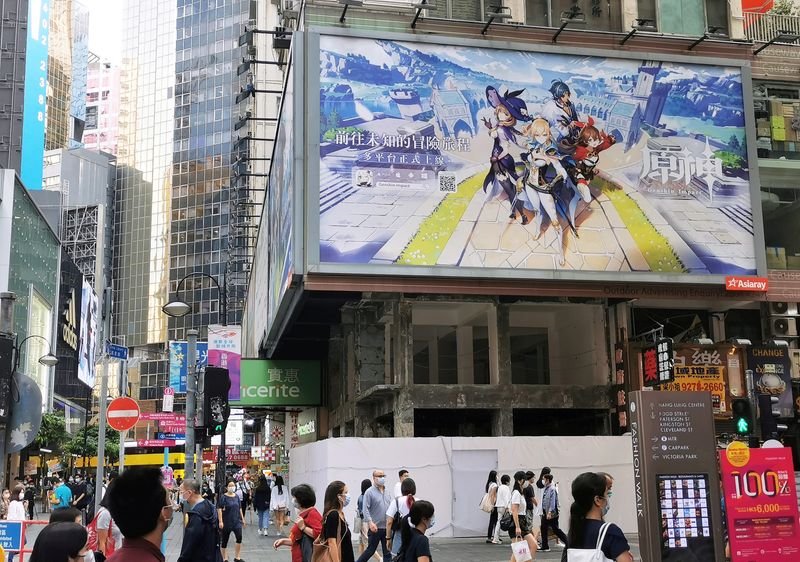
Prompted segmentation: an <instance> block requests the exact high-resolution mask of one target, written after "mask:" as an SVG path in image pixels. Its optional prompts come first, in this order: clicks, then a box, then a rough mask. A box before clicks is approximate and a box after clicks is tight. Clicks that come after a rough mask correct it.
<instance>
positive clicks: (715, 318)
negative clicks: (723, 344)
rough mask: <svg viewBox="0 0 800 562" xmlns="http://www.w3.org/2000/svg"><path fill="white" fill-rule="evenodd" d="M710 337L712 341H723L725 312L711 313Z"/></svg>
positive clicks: (725, 337)
mask: <svg viewBox="0 0 800 562" xmlns="http://www.w3.org/2000/svg"><path fill="white" fill-rule="evenodd" d="M710 317H711V339H712V340H714V341H725V340H726V339H727V336H726V335H725V314H723V313H722V312H712V313H711V315H710Z"/></svg>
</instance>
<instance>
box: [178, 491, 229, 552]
mask: <svg viewBox="0 0 800 562" xmlns="http://www.w3.org/2000/svg"><path fill="white" fill-rule="evenodd" d="M178 494H179V496H180V499H181V501H183V502H185V503H186V506H187V512H186V514H187V522H186V529H185V530H184V531H183V544H181V553H180V555H179V556H178V562H221V561H222V553H221V552H220V536H219V522H218V519H217V514H216V510H215V509H214V505H213V504H212V503H211V502H210V501H208V500H207V499H205V498H203V496H201V495H200V482H198V481H197V480H195V479H193V478H186V479H185V480H183V482H181V485H180V486H179V487H178Z"/></svg>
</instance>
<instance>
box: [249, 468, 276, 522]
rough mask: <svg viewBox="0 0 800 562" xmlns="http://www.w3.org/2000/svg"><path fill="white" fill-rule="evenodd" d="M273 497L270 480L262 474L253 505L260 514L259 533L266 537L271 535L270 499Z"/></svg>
mask: <svg viewBox="0 0 800 562" xmlns="http://www.w3.org/2000/svg"><path fill="white" fill-rule="evenodd" d="M271 497H272V489H271V488H270V487H269V481H268V480H267V477H266V476H264V475H263V474H262V475H261V476H260V477H259V478H258V486H256V489H255V492H254V494H253V507H254V508H255V510H256V513H257V514H258V534H259V535H263V536H265V537H268V536H269V501H270V498H271Z"/></svg>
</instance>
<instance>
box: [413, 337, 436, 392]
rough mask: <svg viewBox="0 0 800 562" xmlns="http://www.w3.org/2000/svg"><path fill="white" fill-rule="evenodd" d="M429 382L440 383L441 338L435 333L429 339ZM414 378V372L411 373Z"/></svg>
mask: <svg viewBox="0 0 800 562" xmlns="http://www.w3.org/2000/svg"><path fill="white" fill-rule="evenodd" d="M428 373H429V378H428V383H429V384H439V338H438V335H435V336H434V337H433V338H432V339H430V340H428ZM411 378H412V380H413V378H414V373H411Z"/></svg>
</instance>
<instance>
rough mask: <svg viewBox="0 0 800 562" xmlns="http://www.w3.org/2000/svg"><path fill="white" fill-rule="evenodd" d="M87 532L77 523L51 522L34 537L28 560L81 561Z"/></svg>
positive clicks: (87, 538) (87, 549)
mask: <svg viewBox="0 0 800 562" xmlns="http://www.w3.org/2000/svg"><path fill="white" fill-rule="evenodd" d="M88 540H89V534H88V533H87V532H86V529H85V528H84V527H83V525H79V524H77V523H51V524H49V525H47V526H45V528H44V529H42V531H41V532H40V533H39V536H38V537H36V543H35V544H34V545H33V552H31V557H30V558H29V559H28V560H29V561H30V562H83V557H84V556H86V555H87V554H89V547H88V545H87V542H88Z"/></svg>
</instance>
